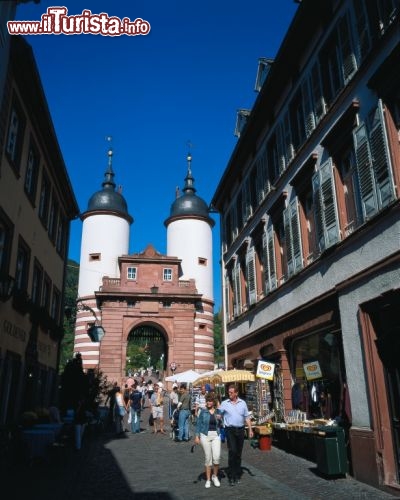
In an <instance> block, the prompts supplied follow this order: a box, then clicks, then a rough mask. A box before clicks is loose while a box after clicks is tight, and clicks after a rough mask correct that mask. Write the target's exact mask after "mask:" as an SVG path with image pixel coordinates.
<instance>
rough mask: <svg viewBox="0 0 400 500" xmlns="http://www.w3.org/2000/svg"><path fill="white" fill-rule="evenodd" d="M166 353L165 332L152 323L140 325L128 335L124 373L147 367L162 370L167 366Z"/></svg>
mask: <svg viewBox="0 0 400 500" xmlns="http://www.w3.org/2000/svg"><path fill="white" fill-rule="evenodd" d="M167 355H168V350H167V342H166V337H165V334H164V333H163V332H162V331H161V330H160V329H159V328H157V327H156V326H154V325H149V324H147V325H140V326H138V327H136V328H134V329H133V330H132V331H131V332H130V333H129V335H128V344H127V348H126V370H125V371H126V374H127V375H129V374H133V373H135V372H138V371H140V370H141V369H145V370H147V369H149V368H151V369H152V370H153V371H157V370H158V371H160V372H162V371H164V370H165V368H166V366H167V357H168V356H167Z"/></svg>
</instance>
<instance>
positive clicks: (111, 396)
mask: <svg viewBox="0 0 400 500" xmlns="http://www.w3.org/2000/svg"><path fill="white" fill-rule="evenodd" d="M117 387H118V384H117V382H114V383H113V385H112V387H111V389H110V390H109V391H108V393H107V398H106V400H105V402H104V405H105V406H107V403H109V410H108V414H107V427H108V428H109V429H111V428H112V426H113V423H114V421H115V393H116V392H117Z"/></svg>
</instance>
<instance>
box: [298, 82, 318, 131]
mask: <svg viewBox="0 0 400 500" xmlns="http://www.w3.org/2000/svg"><path fill="white" fill-rule="evenodd" d="M301 95H302V98H303V109H304V122H305V128H306V137H310V135H311V133H312V131H313V130H314V129H315V117H314V111H313V100H312V97H311V94H310V89H309V81H308V80H305V81H304V82H303V83H302V85H301Z"/></svg>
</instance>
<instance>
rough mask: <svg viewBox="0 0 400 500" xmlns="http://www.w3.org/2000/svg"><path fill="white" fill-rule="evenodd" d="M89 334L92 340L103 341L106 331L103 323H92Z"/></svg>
mask: <svg viewBox="0 0 400 500" xmlns="http://www.w3.org/2000/svg"><path fill="white" fill-rule="evenodd" d="M87 334H88V335H89V337H90V340H91V341H92V342H101V341H102V340H103V337H104V335H105V334H106V332H105V330H104V328H103V327H102V326H101V325H92V326H91V327H90V328H89V329H88V331H87Z"/></svg>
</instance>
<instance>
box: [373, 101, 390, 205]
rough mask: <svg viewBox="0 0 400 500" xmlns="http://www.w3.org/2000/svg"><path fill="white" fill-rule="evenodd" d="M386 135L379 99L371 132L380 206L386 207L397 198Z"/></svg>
mask: <svg viewBox="0 0 400 500" xmlns="http://www.w3.org/2000/svg"><path fill="white" fill-rule="evenodd" d="M386 137H387V135H386V129H385V121H384V117H383V107H382V101H381V100H379V102H378V106H377V108H376V110H375V113H374V117H373V121H372V126H371V132H370V134H369V142H370V146H371V154H372V168H373V170H374V175H375V182H376V188H377V195H378V205H379V208H383V207H386V206H387V205H388V204H389V203H390V202H391V201H393V200H394V198H395V192H394V184H393V178H392V168H391V165H390V154H389V149H388V145H387V140H386Z"/></svg>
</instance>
